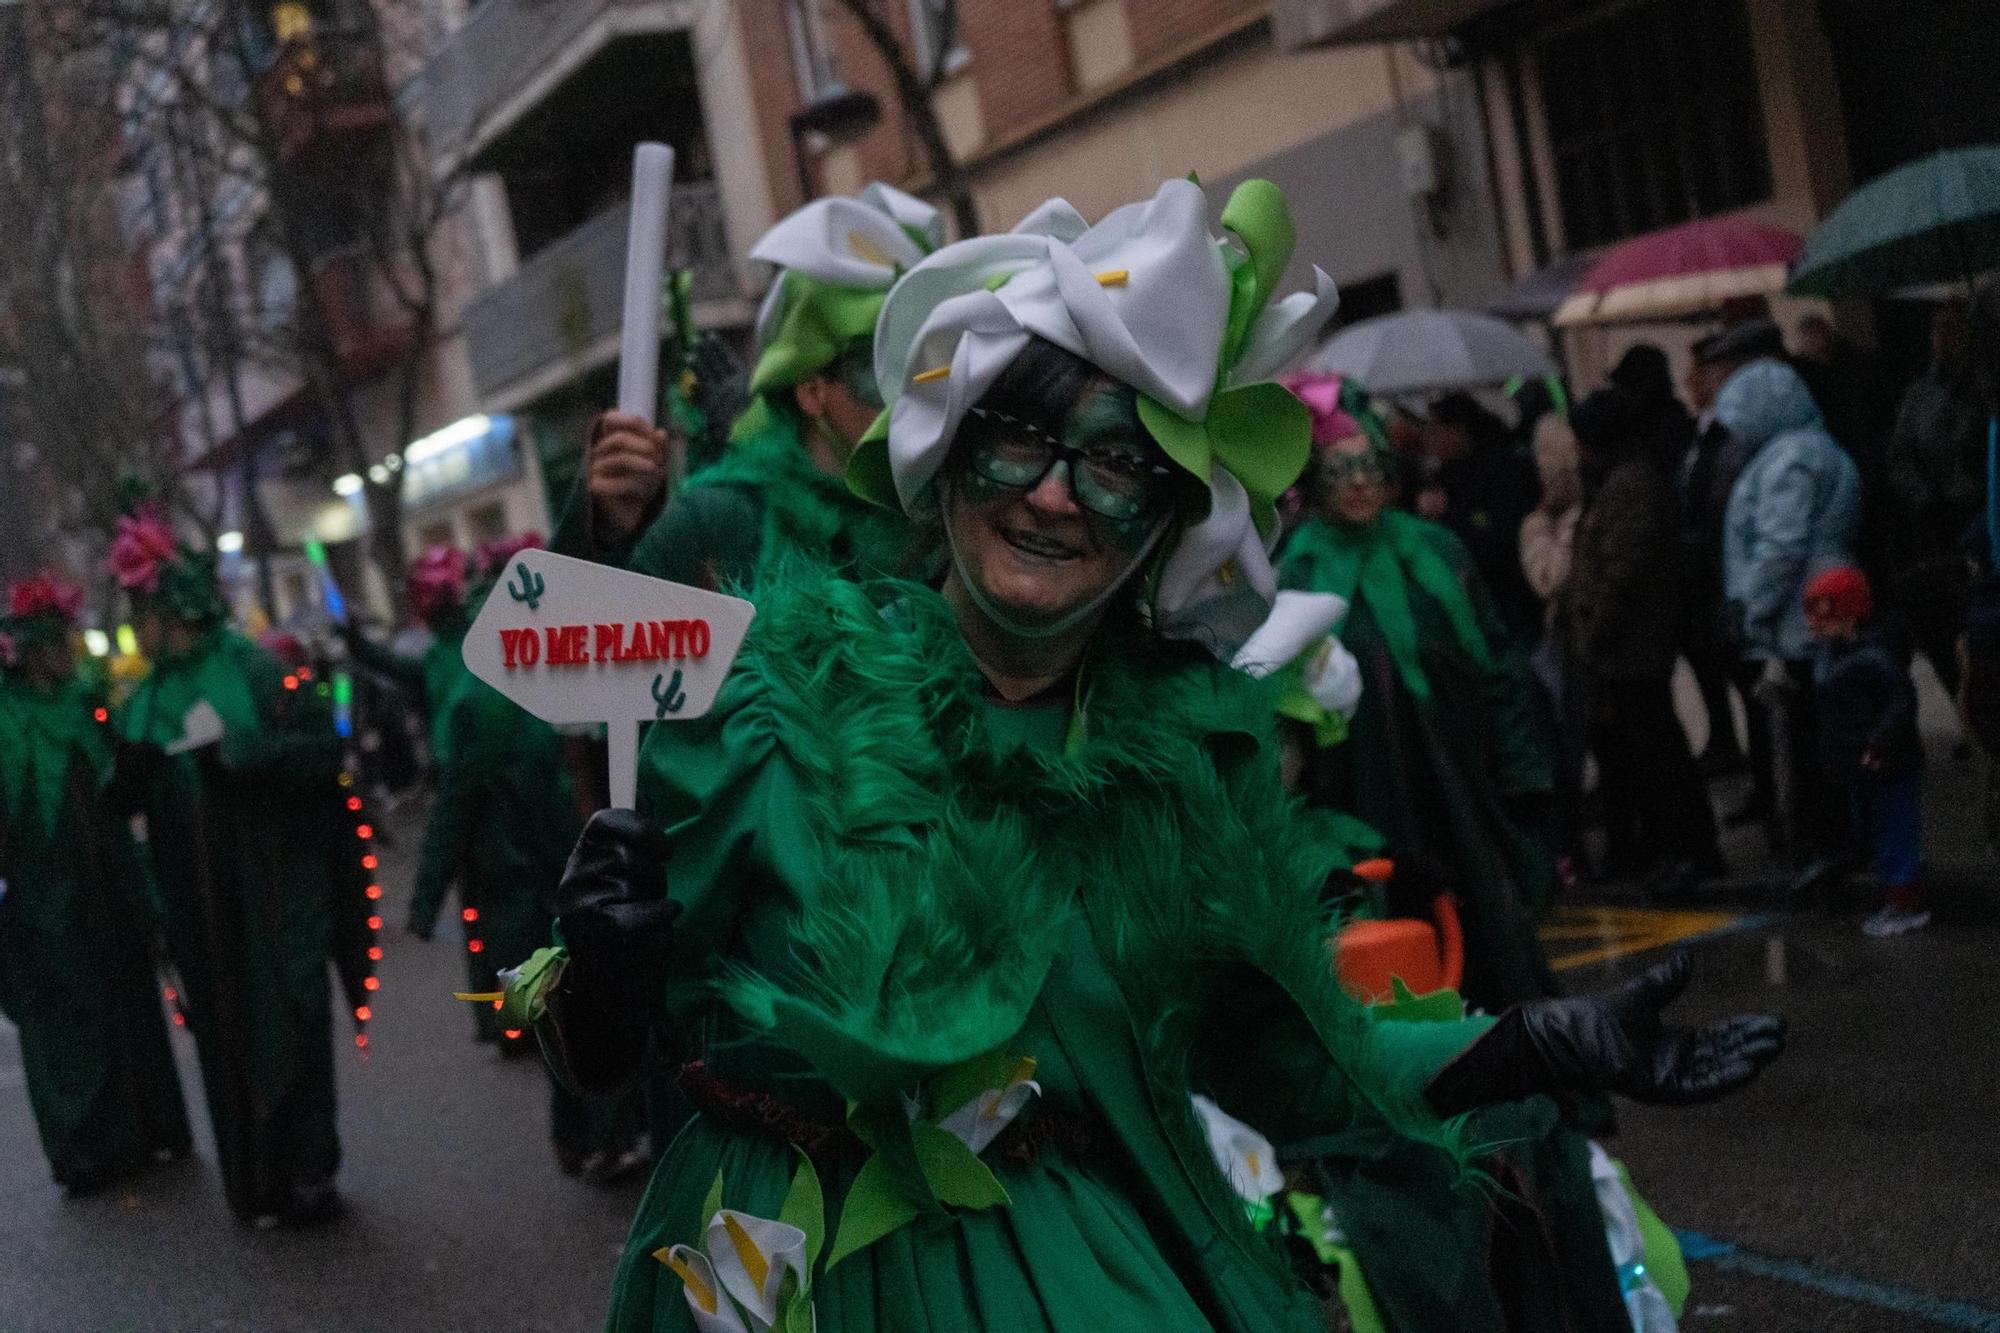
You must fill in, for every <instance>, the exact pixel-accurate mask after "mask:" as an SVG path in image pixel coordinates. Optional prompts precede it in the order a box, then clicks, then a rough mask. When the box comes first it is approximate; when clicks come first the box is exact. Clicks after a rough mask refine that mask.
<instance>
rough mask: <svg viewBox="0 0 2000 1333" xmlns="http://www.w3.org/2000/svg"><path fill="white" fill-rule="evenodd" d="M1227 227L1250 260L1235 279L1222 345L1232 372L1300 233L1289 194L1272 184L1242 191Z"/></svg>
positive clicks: (1233, 200)
mask: <svg viewBox="0 0 2000 1333" xmlns="http://www.w3.org/2000/svg"><path fill="white" fill-rule="evenodd" d="M1222 225H1223V228H1224V229H1225V230H1227V231H1229V232H1232V233H1234V234H1235V236H1236V239H1237V240H1239V241H1241V242H1242V243H1243V250H1244V254H1245V256H1246V259H1245V261H1244V262H1243V263H1241V264H1239V265H1238V266H1237V267H1236V269H1235V271H1233V272H1232V273H1231V274H1230V290H1229V325H1228V329H1227V331H1226V332H1225V333H1224V335H1223V341H1222V366H1223V369H1224V370H1227V369H1228V368H1229V367H1231V366H1233V365H1235V364H1236V360H1237V358H1238V357H1239V356H1240V355H1241V354H1242V351H1243V343H1244V340H1245V339H1246V338H1248V337H1249V335H1250V326H1251V325H1253V324H1255V323H1256V322H1257V316H1258V315H1260V314H1262V313H1263V312H1264V307H1265V306H1267V305H1269V304H1270V302H1271V294H1272V293H1273V292H1275V291H1277V289H1278V282H1279V280H1280V279H1282V278H1283V277H1284V276H1285V266H1286V265H1288V264H1290V263H1291V262H1292V247H1293V246H1294V245H1296V244H1297V243H1298V232H1297V230H1296V229H1295V228H1294V227H1293V226H1292V210H1291V206H1290V205H1288V204H1287V203H1286V202H1285V192H1284V191H1283V190H1280V189H1279V188H1278V187H1277V186H1276V185H1273V184H1272V183H1271V182H1270V181H1266V180H1248V181H1244V182H1243V183H1242V184H1241V185H1239V186H1237V187H1236V191H1235V193H1233V194H1231V195H1230V196H1229V203H1228V204H1227V205H1226V206H1224V208H1223V210H1222Z"/></svg>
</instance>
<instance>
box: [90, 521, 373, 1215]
mask: <svg viewBox="0 0 2000 1333" xmlns="http://www.w3.org/2000/svg"><path fill="white" fill-rule="evenodd" d="M111 565H112V568H113V570H114V571H115V572H116V573H117V576H118V581H119V583H120V584H121V585H122V586H123V587H124V588H125V590H126V592H127V593H128V594H129V595H130V597H131V599H132V610H133V616H132V619H133V625H134V627H135V628H136V630H137V631H138V637H139V644H140V647H141V649H142V650H143V651H144V652H145V654H146V656H147V658H148V659H150V660H151V661H152V663H153V668H152V671H151V672H150V673H149V674H148V675H147V676H146V678H145V679H144V680H143V681H141V682H140V684H139V687H138V688H137V689H136V690H135V691H134V692H133V695H132V697H131V699H130V700H128V701H127V702H126V704H125V706H124V708H123V710H122V711H121V713H120V715H119V717H118V719H117V721H116V726H117V729H118V734H119V735H120V736H121V737H122V739H123V744H122V745H121V746H120V749H119V754H118V771H117V776H116V780H115V783H114V785H115V787H116V788H117V789H118V790H119V791H120V792H121V794H122V795H123V796H124V797H125V799H126V800H127V801H129V803H130V805H131V806H132V807H133V808H136V809H137V810H138V811H139V812H141V813H143V814H144V815H145V817H146V827H147V831H148V833H147V842H148V850H149V852H150V857H151V865H152V870H153V876H154V879H155V880H156V882H157V883H158V885H159V890H160V898H161V906H162V909H163V913H164V918H165V925H166V936H167V945H168V948H169V950H170V952H171V954H172V956H173V961H174V965H175V967H176V969H177V970H178V971H179V973H180V978H181V983H182V994H183V996H184V998H185V1002H186V1010H187V1019H188V1027H189V1030H190V1031H192V1032H193V1033H194V1038H195V1048H196V1052H197V1054H198V1055H199V1056H200V1059H201V1074H202V1086H203V1090H204V1092H205V1093H206V1095H207V1099H208V1111H209V1121H210V1124H211V1125H212V1126H213V1127H214V1130H215V1140H216V1156H217V1158H218V1160H219V1161H220V1163H221V1166H222V1180H223V1188H224V1191H225V1193H226V1194H227V1196H228V1200H229V1206H230V1209H231V1210H232V1211H233V1212H234V1213H235V1214H236V1216H237V1217H238V1219H240V1220H243V1221H252V1222H256V1223H257V1224H259V1225H268V1224H270V1223H273V1222H277V1221H290V1222H312V1221H318V1220H320V1219H323V1218H325V1217H327V1216H329V1215H330V1214H331V1213H332V1212H333V1211H334V1210H335V1208H336V1207H337V1202H338V1200H337V1196H336V1195H335V1193H334V1188H333V1176H334V1171H335V1169H336V1168H337V1167H338V1165H339V1162H340V1139H339V1134H338V1131H337V1128H336V1125H335V1110H334V1080H333V1033H332V1001H331V992H330V989H329V987H328V983H327V964H328V961H329V956H330V954H331V952H332V950H333V948H334V945H335V929H334V914H335V912H337V911H338V912H345V911H348V910H349V909H350V908H351V907H353V906H354V905H355V904H356V903H358V902H359V894H360V890H361V885H360V882H359V880H358V879H357V877H356V875H357V872H356V871H355V870H354V867H355V866H357V865H358V863H359V862H358V858H357V857H356V856H355V854H354V848H355V845H356V844H355V841H354V833H353V829H352V827H351V825H350V824H349V823H348V821H347V819H346V818H345V811H344V810H343V808H342V804H341V800H342V794H341V791H340V788H339V786H338V784H337V781H336V780H337V778H338V776H339V773H340V742H339V739H338V737H336V736H335V734H334V729H333V718H332V715H331V713H330V711H329V710H328V708H327V706H326V704H325V703H324V702H322V701H321V699H320V698H319V695H318V692H317V691H315V690H310V689H299V688H296V686H297V683H298V681H297V678H296V677H291V678H290V685H289V686H288V685H287V678H286V675H285V670H284V668H283V667H282V666H281V665H280V664H279V663H278V662H277V661H276V660H275V659H274V658H272V657H271V656H270V655H269V654H267V653H265V652H263V651H262V650H260V649H258V648H256V647H254V646H253V645H252V644H250V643H249V642H248V641H247V640H245V639H243V638H242V637H241V636H239V635H237V634H235V633H233V632H232V631H231V630H230V629H229V628H228V627H227V625H226V624H225V623H224V619H225V615H226V610H225V607H224V605H223V602H222V598H221V595H220V593H219V592H218V590H217V588H216V582H215V562H214V557H213V556H211V555H208V554H207V553H197V552H194V551H191V550H189V549H187V548H186V547H184V546H181V545H180V544H179V543H178V542H177V541H176V539H175V537H174V534H173V531H172V529H171V528H170V527H169V526H168V525H167V523H166V520H165V518H164V517H163V516H162V515H161V514H160V512H159V511H158V510H157V509H154V508H151V507H150V506H142V507H140V508H139V509H138V510H137V511H136V512H134V513H133V514H130V515H128V516H126V517H124V518H122V519H120V520H119V524H118V534H117V536H116V538H115V539H114V540H113V542H112V544H111Z"/></svg>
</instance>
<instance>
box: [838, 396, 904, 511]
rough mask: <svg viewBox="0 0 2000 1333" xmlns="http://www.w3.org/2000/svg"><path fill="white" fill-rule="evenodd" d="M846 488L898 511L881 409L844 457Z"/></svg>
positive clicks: (885, 420)
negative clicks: (851, 450)
mask: <svg viewBox="0 0 2000 1333" xmlns="http://www.w3.org/2000/svg"><path fill="white" fill-rule="evenodd" d="M847 489H848V490H850V491H852V492H854V493H855V494H856V495H858V496H860V497H861V498H862V499H864V500H866V501H868V502H869V503H870V504H878V505H881V506H882V507H883V508H885V509H896V508H900V507H901V504H902V501H901V500H900V499H899V498H898V497H897V495H896V476H895V473H894V472H893V471H892V470H891V469H890V467H889V409H887V408H883V409H882V411H881V413H880V414H879V415H877V416H876V418H875V424H874V425H872V426H870V427H869V428H868V430H867V432H866V433H864V434H863V435H862V437H861V442H860V443H859V444H857V445H855V446H854V452H853V453H851V454H849V455H848V456H847Z"/></svg>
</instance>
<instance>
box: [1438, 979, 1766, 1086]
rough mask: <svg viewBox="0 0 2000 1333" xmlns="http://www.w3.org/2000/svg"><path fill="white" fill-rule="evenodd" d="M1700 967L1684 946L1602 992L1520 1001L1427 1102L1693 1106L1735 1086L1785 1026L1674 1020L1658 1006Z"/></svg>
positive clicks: (1760, 1017)
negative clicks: (1615, 1097) (1617, 1101)
mask: <svg viewBox="0 0 2000 1333" xmlns="http://www.w3.org/2000/svg"><path fill="white" fill-rule="evenodd" d="M1693 969H1694V963H1693V960H1692V959H1691V958H1690V957H1689V956H1688V955H1687V954H1685V953H1678V954H1675V955H1674V956H1673V957H1672V958H1670V959H1668V960H1667V961H1666V962H1664V963H1661V964H1660V965H1659V966H1657V967H1654V968H1651V969H1649V970H1648V971H1646V972H1643V973H1641V974H1640V975H1639V976H1637V977H1634V978H1633V979H1632V980H1630V981H1628V982H1625V983H1624V984H1623V985H1621V986H1618V987H1616V988H1614V989H1612V990H1609V991H1606V992H1604V993H1603V994H1600V995H1580V996H1572V997H1565V998H1561V999H1545V1000H1530V1001H1528V1002H1527V1003H1526V1004H1518V1005H1515V1006H1514V1007H1513V1008H1511V1009H1509V1010H1508V1011H1507V1012H1506V1013H1504V1014H1502V1015H1501V1016H1500V1020H1499V1022H1497V1023H1495V1024H1494V1025H1493V1027H1492V1028H1491V1029H1489V1030H1488V1031H1487V1033H1486V1035H1485V1036H1483V1037H1481V1038H1480V1039H1479V1040H1478V1041H1475V1042H1473V1043H1472V1045H1470V1046H1468V1047H1466V1048H1465V1050H1463V1051H1461V1052H1460V1053H1459V1055H1458V1057H1457V1058H1456V1059H1454V1060H1453V1061H1452V1062H1451V1063H1450V1064H1448V1065H1446V1066H1445V1067H1444V1068H1443V1069H1440V1070H1439V1071H1438V1072H1437V1073H1436V1074H1435V1075H1434V1076H1433V1077H1432V1078H1431V1081H1430V1083H1429V1085H1428V1086H1426V1087H1425V1089H1424V1097H1425V1100H1427V1101H1428V1102H1429V1103H1430V1104H1431V1108H1432V1109H1433V1110H1435V1111H1436V1112H1437V1113H1438V1114H1439V1115H1443V1116H1453V1115H1458V1114H1460V1113H1461V1112H1464V1111H1470V1110H1472V1109H1473V1108H1474V1107H1478V1106H1486V1105H1490V1104H1492V1103H1495V1102H1506V1101H1513V1100H1515V1099H1516V1098H1520V1097H1529V1096H1533V1095H1534V1094H1536V1093H1548V1094H1550V1095H1561V1094H1564V1093H1594V1092H1621V1093H1624V1094H1625V1095H1626V1096H1627V1097H1630V1098H1631V1099H1632V1100H1634V1101H1637V1102H1647V1103H1651V1104H1653V1105H1657V1106H1691V1105H1694V1104H1695V1103H1697V1102H1706V1101H1713V1100H1714V1099H1716V1098H1717V1097H1721V1096H1724V1095H1726V1094H1728V1093H1731V1092H1734V1091H1735V1090H1736V1089H1737V1088H1740V1087H1742V1086H1743V1085H1744V1084H1745V1083H1748V1082H1749V1081H1750V1080H1751V1079H1752V1078H1754V1077H1755V1076H1756V1074H1757V1071H1758V1070H1759V1069H1761V1068H1762V1067H1763V1066H1764V1065H1765V1064H1767V1063H1768V1062H1770V1061H1771V1060H1773V1059H1775V1058H1776V1057H1777V1055H1778V1053H1779V1052H1780V1051H1782V1050H1783V1049H1784V1046H1785V1027H1784V1023H1783V1021H1782V1020H1780V1019H1778V1018H1775V1017H1773V1016H1771V1015H1769V1014H1743V1015H1739V1016H1738V1017H1736V1018H1728V1019H1724V1020H1722V1021H1721V1022H1718V1023H1710V1024H1707V1025H1706V1026H1703V1027H1699V1028H1693V1029H1686V1028H1669V1027H1666V1026H1665V1025H1663V1024H1662V1023H1661V1021H1660V1011H1661V1010H1662V1009H1664V1008H1665V1007H1666V1006H1667V1005H1668V1004H1669V1003H1671V1002H1672V1001H1673V999H1674V997H1675V996H1677V995H1679V994H1680V993H1681V991H1683V990H1684V989H1686V987H1687V983H1688V977H1689V975H1690V974H1691V973H1692V971H1693Z"/></svg>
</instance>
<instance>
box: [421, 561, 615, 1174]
mask: <svg viewBox="0 0 2000 1333" xmlns="http://www.w3.org/2000/svg"><path fill="white" fill-rule="evenodd" d="M541 544H542V543H541V537H540V536H539V534H527V535H525V536H522V537H516V538H511V539H502V540H498V541H494V542H489V543H487V544H486V545H484V546H482V547H481V548H480V550H479V553H478V557H477V564H478V567H479V583H478V584H477V585H476V586H475V587H474V588H473V590H472V593H471V597H470V599H469V601H468V603H467V605H466V614H467V618H468V619H473V618H476V617H477V616H478V614H479V608H480V607H481V606H482V605H484V603H485V600H486V598H487V596H488V595H489V594H490V593H491V592H492V591H493V589H494V587H495V586H496V585H497V584H498V583H499V581H500V580H501V579H502V578H503V577H504V576H505V573H506V569H507V562H508V561H509V560H510V559H512V558H513V556H514V555H515V554H516V553H517V552H519V551H522V550H525V549H528V548H529V547H534V546H540V545H541ZM445 727H446V731H447V733H448V735H449V737H450V746H451V748H450V753H451V762H450V763H448V764H446V765H445V766H444V767H443V769H442V770H441V772H440V774H439V779H438V793H437V803H436V804H435V805H433V806H432V807H431V817H430V823H429V824H428V825H427V826H426V827H425V829H424V845H423V853H422V856H421V857H420V859H419V861H418V863H417V882H416V890H415V892H414V893H413V894H412V895H411V897H410V914H409V920H408V929H409V932H410V933H411V934H412V935H415V936H416V937H417V938H418V939H421V940H429V939H430V938H431V935H432V933H433V932H434V931H435V930H436V928H437V919H438V914H439V912H440V911H442V910H443V907H444V903H445V898H446V895H447V894H448V892H449V891H450V888H451V885H452V883H453V881H454V880H455V881H457V883H458V885H459V901H460V903H461V904H462V906H461V908H460V914H461V919H462V920H463V921H464V922H465V935H466V954H465V974H466V986H465V989H466V990H467V991H468V992H470V993H472V994H475V995H483V994H489V993H492V992H494V991H497V990H498V989H499V987H500V974H501V972H502V970H504V969H507V968H512V967H515V966H517V965H519V964H520V963H521V962H523V961H524V960H526V959H527V957H528V955H529V954H532V953H533V952H534V951H535V950H536V949H537V948H539V947H540V946H541V945H543V944H544V943H546V942H547V940H548V938H549V927H550V926H551V924H552V923H553V922H554V920H555V909H554V900H553V898H552V896H551V893H552V890H553V888H554V885H555V883H556V881H557V880H558V879H559V878H560V877H561V875H562V869H563V863H564V861H565V860H567V859H568V857H569V849H570V847H571V846H572V845H573V844H574V843H575V842H576V835H577V831H578V830H579V829H580V828H581V827H582V826H583V812H582V808H581V807H580V806H579V804H578V802H577V797H576V790H575V786H574V784H573V783H572V782H571V781H570V774H569V769H568V766H567V765H568V756H567V755H566V753H565V751H564V746H563V740H562V737H560V736H558V735H557V734H556V732H555V729H554V728H553V727H551V726H549V724H548V723H546V722H543V721H541V720H540V719H539V718H536V717H534V716H532V715H530V714H529V713H527V712H524V711H523V710H522V709H521V708H520V707H519V706H518V705H517V704H515V703H513V702H511V701H510V700H509V699H508V698H507V697H506V696H505V695H503V694H501V693H500V692H499V691H498V690H496V689H494V688H493V687H492V686H490V685H487V684H485V683H484V682H482V681H481V680H479V679H478V678H477V677H475V676H472V675H470V674H468V675H467V676H466V678H465V681H464V683H463V684H462V685H461V686H460V687H459V689H458V690H457V692H456V693H455V694H454V696H453V697H452V699H451V702H450V704H449V706H448V709H447V712H446V717H445ZM472 1013H473V1025H474V1035H475V1037H476V1038H477V1039H478V1040H480V1041H486V1042H495V1043H498V1044H499V1046H500V1049H501V1050H502V1051H503V1052H505V1053H509V1054H511V1053H513V1052H515V1051H517V1050H524V1049H526V1048H527V1045H528V1036H527V1034H526V1033H525V1032H524V1031H522V1030H521V1029H519V1028H510V1027H506V1026H504V1025H503V1024H502V1022H501V1017H500V1015H499V1014H498V1013H496V1012H495V1009H494V1006H492V1005H491V1004H488V1003H484V1002H481V1003H478V1004H475V1005H474V1007H473V1011H472ZM642 1120H643V1116H642V1114H641V1110H640V1107H639V1105H638V1098H637V1097H636V1096H632V1095H627V1096H623V1097H618V1098H611V1099H603V1098H592V1097H582V1096H579V1095H577V1094H576V1093H575V1092H573V1091H571V1090H570V1089H568V1088H566V1087H564V1086H563V1085H562V1084H561V1083H560V1082H558V1081H556V1080H554V1079H551V1087H550V1101H549V1137H550V1140H551V1143H552V1144H553V1146H554V1149H555V1157H556V1162H557V1164H558V1165H559V1166H560V1167H561V1168H562V1170H563V1172H564V1173H565V1174H568V1175H578V1174H581V1175H583V1176H585V1177H587V1178H588V1179H590V1180H593V1181H596V1182H600V1183H609V1182H611V1181H614V1180H618V1179H622V1178H624V1177H626V1176H629V1175H630V1174H631V1173H632V1172H633V1171H636V1170H637V1169H638V1168H639V1167H640V1166H642V1165H644V1163H645V1154H644V1153H643V1152H642V1151H640V1149H639V1147H638V1138H639V1134H640V1131H641V1129H642Z"/></svg>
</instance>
